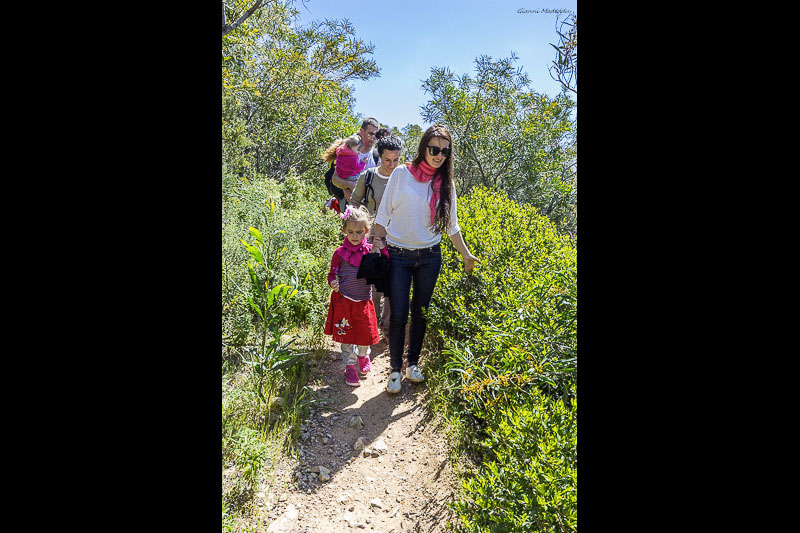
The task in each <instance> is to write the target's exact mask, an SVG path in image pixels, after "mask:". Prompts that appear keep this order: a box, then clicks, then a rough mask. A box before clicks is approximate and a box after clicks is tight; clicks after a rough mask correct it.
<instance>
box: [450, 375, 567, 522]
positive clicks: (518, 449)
mask: <svg viewBox="0 0 800 533" xmlns="http://www.w3.org/2000/svg"><path fill="white" fill-rule="evenodd" d="M532 396H533V401H531V402H530V404H529V405H527V406H524V407H518V408H508V407H506V408H504V409H502V413H501V415H499V416H498V423H497V425H496V426H494V427H491V428H489V430H488V434H489V436H488V437H487V438H486V439H485V440H484V441H483V442H482V446H483V447H485V448H486V449H487V456H488V457H489V458H490V459H489V460H488V461H486V462H485V463H484V464H483V465H482V468H481V471H480V473H479V475H477V476H475V477H474V478H471V479H467V480H465V481H463V482H462V486H463V489H464V491H465V492H466V498H464V499H461V500H458V501H457V502H456V503H455V505H454V508H455V510H456V512H458V514H459V516H460V517H461V519H462V520H463V522H464V528H463V530H465V531H470V532H484V531H507V532H517V531H518V532H527V531H536V532H539V533H544V532H550V531H552V532H567V531H572V532H574V531H577V453H576V450H577V423H576V422H577V416H576V414H577V403H576V400H575V399H574V398H572V399H571V401H570V404H569V407H567V406H565V405H564V404H563V402H561V401H560V400H553V399H551V398H550V397H548V396H545V395H543V394H542V393H540V392H538V391H537V390H536V389H534V390H533V395H532Z"/></svg>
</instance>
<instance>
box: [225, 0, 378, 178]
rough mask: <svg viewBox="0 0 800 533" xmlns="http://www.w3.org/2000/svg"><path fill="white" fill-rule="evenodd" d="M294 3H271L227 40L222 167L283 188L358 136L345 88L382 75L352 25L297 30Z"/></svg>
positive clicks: (334, 22) (343, 23)
mask: <svg viewBox="0 0 800 533" xmlns="http://www.w3.org/2000/svg"><path fill="white" fill-rule="evenodd" d="M292 4H293V3H292V2H291V1H282V0H272V1H267V2H265V3H264V4H263V5H262V6H261V8H260V9H257V10H256V11H254V12H253V13H252V14H251V15H250V16H249V17H248V18H247V19H246V20H245V21H244V22H243V23H242V24H241V26H239V27H238V28H237V30H236V31H232V32H229V33H227V34H225V35H224V36H223V38H222V98H223V120H222V143H223V160H224V161H225V163H226V164H227V165H228V166H229V167H230V168H232V169H235V170H236V171H238V172H239V173H240V174H241V175H244V174H248V175H251V174H252V175H260V176H265V177H268V178H272V179H275V180H277V181H279V182H280V181H282V180H283V179H284V178H285V177H286V176H287V175H288V174H289V169H293V170H294V172H295V173H296V174H298V175H303V174H304V173H306V172H307V171H309V170H311V169H315V168H321V166H322V163H321V161H320V160H319V157H318V155H319V152H320V151H321V149H322V147H323V146H325V145H327V144H328V143H330V142H331V140H332V139H334V138H336V137H341V136H342V135H343V134H344V133H352V132H354V131H356V130H357V129H358V126H359V124H358V119H357V118H356V117H355V116H353V113H352V105H353V97H352V94H351V91H352V90H351V88H350V87H349V86H348V85H347V82H348V81H350V80H355V79H360V80H366V79H369V78H370V77H372V76H375V75H377V74H378V72H379V69H378V67H377V65H376V63H375V61H374V60H373V59H371V58H370V57H369V56H370V55H371V54H372V52H373V49H374V46H373V45H371V44H365V43H364V42H363V41H362V40H360V39H358V38H356V36H355V28H354V27H353V25H352V24H351V23H350V22H349V21H348V20H347V19H343V20H323V21H318V22H315V23H312V24H310V25H308V26H306V27H296V26H295V24H294V22H295V20H296V17H297V11H296V10H295V9H294V8H293V7H292Z"/></svg>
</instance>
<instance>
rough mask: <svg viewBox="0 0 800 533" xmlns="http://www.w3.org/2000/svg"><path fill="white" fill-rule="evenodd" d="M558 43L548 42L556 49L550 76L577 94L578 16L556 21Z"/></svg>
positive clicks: (566, 89)
mask: <svg viewBox="0 0 800 533" xmlns="http://www.w3.org/2000/svg"><path fill="white" fill-rule="evenodd" d="M556 24H557V25H558V28H557V29H556V33H557V34H558V38H559V41H558V45H555V44H552V43H550V46H552V47H553V48H555V50H556V58H555V59H554V60H553V64H552V65H551V66H550V77H551V78H553V79H554V80H555V81H557V82H558V83H560V84H561V86H562V87H563V88H564V90H565V91H571V92H573V93H575V95H576V96H577V95H578V16H577V15H572V16H571V17H569V18H567V19H565V20H562V21H560V22H559V21H558V20H557V21H556Z"/></svg>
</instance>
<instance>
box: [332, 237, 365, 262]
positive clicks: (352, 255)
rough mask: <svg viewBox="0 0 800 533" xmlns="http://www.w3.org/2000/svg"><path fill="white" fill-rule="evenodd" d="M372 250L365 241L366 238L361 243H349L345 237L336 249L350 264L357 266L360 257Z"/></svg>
mask: <svg viewBox="0 0 800 533" xmlns="http://www.w3.org/2000/svg"><path fill="white" fill-rule="evenodd" d="M370 251H372V245H371V244H370V243H368V242H367V239H364V240H363V241H361V244H359V245H355V244H350V241H348V240H347V237H345V239H344V242H343V243H342V245H341V246H340V247H338V248H337V249H336V252H334V253H336V254H337V255H339V257H341V258H342V259H343V260H345V261H347V262H348V263H350V264H351V265H353V266H355V267H357V266H360V265H361V258H362V257H364V256H365V255H366V254H368V253H369V252H370Z"/></svg>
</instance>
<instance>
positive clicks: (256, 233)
mask: <svg viewBox="0 0 800 533" xmlns="http://www.w3.org/2000/svg"><path fill="white" fill-rule="evenodd" d="M247 229H249V230H250V235H252V236H253V238H254V239H255V240H257V241H258V242H259V243H261V245H262V246H263V245H264V236H263V235H261V232H260V231H259V230H257V229H256V228H254V227H253V226H250V227H249V228H247Z"/></svg>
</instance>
